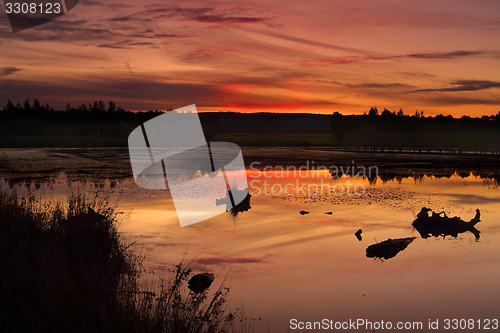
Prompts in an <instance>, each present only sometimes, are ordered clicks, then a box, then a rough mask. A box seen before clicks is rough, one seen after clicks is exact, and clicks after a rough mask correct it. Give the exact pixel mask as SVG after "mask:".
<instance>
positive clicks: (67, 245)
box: [0, 192, 234, 333]
mask: <svg viewBox="0 0 500 333" xmlns="http://www.w3.org/2000/svg"><path fill="white" fill-rule="evenodd" d="M0 270H1V274H0V295H1V297H0V331H1V332H186V333H189V332H221V331H222V332H224V331H229V330H231V324H232V319H233V318H234V316H233V314H231V313H229V312H227V311H226V308H227V296H228V289H227V288H222V287H221V288H219V289H217V290H215V291H212V292H209V291H204V292H201V293H194V292H192V291H189V290H188V289H187V280H188V279H189V278H190V276H191V275H192V273H191V270H190V269H189V267H188V265H187V264H179V265H178V266H177V267H176V268H175V269H174V270H173V271H172V274H171V275H170V276H169V279H167V281H166V282H165V284H164V286H163V287H162V288H161V290H159V291H158V292H156V293H153V292H150V291H145V290H141V288H140V286H139V284H138V277H139V274H140V272H141V262H140V259H139V258H138V257H137V256H135V255H134V254H133V252H132V251H131V250H130V248H129V247H128V246H127V245H126V244H125V242H124V241H123V240H122V239H121V237H120V234H119V233H118V231H117V218H116V212H115V210H114V209H113V208H112V207H111V206H110V205H109V203H108V202H107V201H106V200H102V199H99V198H91V199H88V198H86V197H85V196H83V195H73V196H70V197H69V198H68V200H67V202H65V203H51V202H43V201H41V200H39V199H37V198H35V197H33V196H19V195H16V194H15V193H12V192H0Z"/></svg>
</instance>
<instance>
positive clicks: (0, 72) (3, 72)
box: [0, 67, 21, 78]
mask: <svg viewBox="0 0 500 333" xmlns="http://www.w3.org/2000/svg"><path fill="white" fill-rule="evenodd" d="M20 70H21V68H17V67H2V68H0V78H2V77H5V76H9V75H12V74H14V73H15V72H19V71H20Z"/></svg>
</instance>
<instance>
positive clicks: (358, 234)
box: [354, 229, 363, 242]
mask: <svg viewBox="0 0 500 333" xmlns="http://www.w3.org/2000/svg"><path fill="white" fill-rule="evenodd" d="M362 232H363V230H361V229H359V230H358V231H356V233H355V234H354V236H356V238H357V239H358V240H359V241H360V242H361V240H363V237H361V233H362Z"/></svg>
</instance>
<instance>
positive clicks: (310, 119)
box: [0, 99, 500, 154]
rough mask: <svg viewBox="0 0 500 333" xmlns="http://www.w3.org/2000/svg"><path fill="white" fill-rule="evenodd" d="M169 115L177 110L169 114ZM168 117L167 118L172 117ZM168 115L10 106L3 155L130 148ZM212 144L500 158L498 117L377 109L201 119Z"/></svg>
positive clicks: (2, 123)
mask: <svg viewBox="0 0 500 333" xmlns="http://www.w3.org/2000/svg"><path fill="white" fill-rule="evenodd" d="M170 110H171V109H170ZM167 112H168V111H167ZM162 113H164V112H162V111H159V110H151V111H147V112H132V111H127V110H124V109H123V108H122V107H120V106H117V105H116V104H115V103H114V102H112V101H110V102H108V103H105V102H103V101H95V102H93V103H90V104H81V105H79V106H78V107H73V106H71V105H70V104H67V106H66V110H64V111H58V110H55V109H54V108H53V107H51V106H50V105H48V104H42V103H40V102H39V101H38V100H36V99H35V100H33V102H30V101H29V100H26V101H25V102H24V103H20V102H17V103H13V102H12V101H8V103H7V105H5V106H4V107H3V108H2V109H1V111H0V147H75V148H76V147H126V146H127V138H128V135H129V134H130V132H131V131H132V130H133V129H135V128H136V127H137V126H139V125H140V124H141V123H144V122H145V121H147V120H149V119H152V118H154V117H156V116H158V115H160V114H162ZM200 120H201V123H202V126H203V129H204V131H205V136H206V137H207V140H212V141H231V142H235V143H238V144H240V145H242V146H327V147H335V148H339V149H344V150H351V151H352V150H360V151H381V152H421V153H457V154H462V153H485V154H499V152H500V112H498V113H497V114H496V115H491V116H483V117H480V118H471V117H468V116H463V117H461V118H454V117H452V116H451V115H449V116H443V115H438V116H425V115H424V114H423V112H422V111H417V112H415V113H414V114H412V115H409V114H405V113H404V112H403V110H398V111H390V110H388V109H384V110H383V111H382V112H380V113H379V111H378V109H377V108H376V107H372V108H371V109H370V110H369V111H367V112H366V113H365V114H363V115H342V114H340V113H339V112H334V113H333V114H331V115H320V114H308V113H301V114H293V113H265V112H262V113H235V112H210V113H200Z"/></svg>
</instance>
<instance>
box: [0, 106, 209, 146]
mask: <svg viewBox="0 0 500 333" xmlns="http://www.w3.org/2000/svg"><path fill="white" fill-rule="evenodd" d="M171 110H172V108H169V109H167V111H171ZM163 113H164V111H159V110H150V111H145V112H132V111H127V110H124V109H123V108H122V107H121V106H117V105H116V103H115V102H113V101H110V102H108V103H105V102H104V101H102V100H99V101H94V102H93V103H89V104H81V105H79V106H77V107H73V106H71V104H69V103H68V104H67V105H66V110H65V111H56V110H55V109H54V108H53V107H51V106H50V105H48V104H42V103H40V102H39V101H38V100H37V99H35V100H34V101H33V103H31V102H30V101H29V100H26V101H25V102H24V103H23V104H21V103H20V102H17V103H15V104H14V103H13V102H12V101H10V100H9V101H8V102H7V105H5V106H4V107H3V109H2V112H0V146H3V147H86V146H88V147H95V146H116V147H126V146H127V138H128V135H129V134H130V132H131V131H132V130H134V129H135V128H136V127H137V126H140V124H142V123H144V122H145V121H148V120H150V119H152V118H154V117H156V116H158V115H161V114H163ZM201 118H202V124H203V125H204V129H205V134H206V136H207V139H210V138H211V136H213V135H215V133H216V128H217V121H216V119H215V118H214V117H213V116H210V115H206V116H202V117H201Z"/></svg>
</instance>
